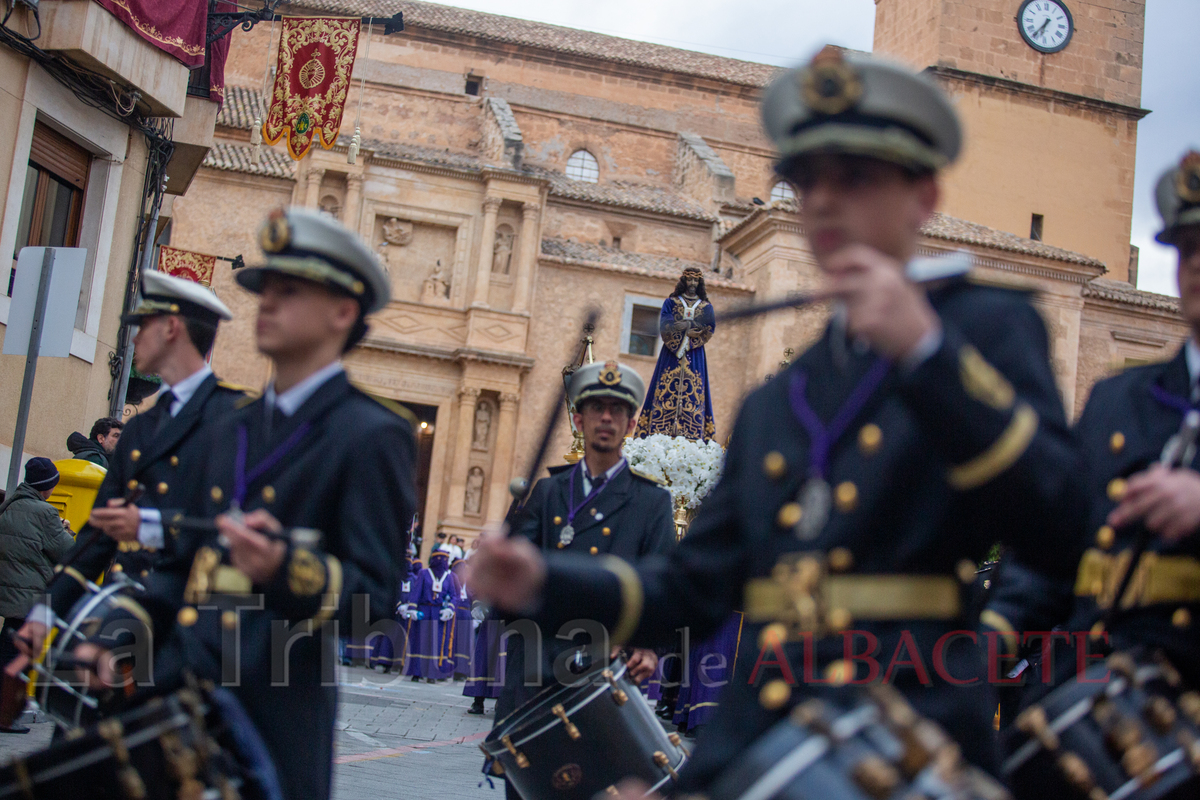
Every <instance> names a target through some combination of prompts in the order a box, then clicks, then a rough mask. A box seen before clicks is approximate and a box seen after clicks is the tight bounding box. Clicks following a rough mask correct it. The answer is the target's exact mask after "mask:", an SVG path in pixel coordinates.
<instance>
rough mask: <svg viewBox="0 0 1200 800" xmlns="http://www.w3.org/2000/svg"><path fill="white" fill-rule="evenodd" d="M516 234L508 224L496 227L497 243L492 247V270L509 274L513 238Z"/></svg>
mask: <svg viewBox="0 0 1200 800" xmlns="http://www.w3.org/2000/svg"><path fill="white" fill-rule="evenodd" d="M516 236H517V235H516V234H515V233H514V232H513V229H512V228H510V227H508V226H507V225H500V226H498V227H497V228H496V243H495V245H494V246H493V247H492V272H496V273H499V274H501V275H507V274H508V270H509V267H510V266H511V265H512V253H513V240H514V239H516Z"/></svg>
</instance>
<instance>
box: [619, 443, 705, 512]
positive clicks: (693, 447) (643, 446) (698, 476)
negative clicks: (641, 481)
mask: <svg viewBox="0 0 1200 800" xmlns="http://www.w3.org/2000/svg"><path fill="white" fill-rule="evenodd" d="M624 454H625V458H626V459H627V460H628V461H629V466H630V467H633V468H635V469H637V471H638V472H641V473H643V474H645V475H649V476H650V477H652V478H657V479H659V480H661V481H663V482H664V483H665V484H666V485H667V488H668V489H670V490H671V498H672V499H673V500H674V501H675V506H676V507H677V508H678V507H679V506H683V507H684V508H687V509H693V508H696V507H697V506H699V505H700V501H701V500H703V499H704V498H705V497H706V496H707V495H708V493H709V492H710V491H712V488H713V487H714V486H716V485H717V480H718V479H720V477H721V470H722V468H723V467H724V466H725V450H724V449H723V448H722V447H721V445H719V444H717V443H716V442H713V441H708V442H705V441H698V440H697V441H693V440H691V439H685V438H684V437H682V436H666V435H664V434H661V433H656V434H654V435H653V436H647V437H646V438H645V439H632V438H630V439H626V440H625V448H624Z"/></svg>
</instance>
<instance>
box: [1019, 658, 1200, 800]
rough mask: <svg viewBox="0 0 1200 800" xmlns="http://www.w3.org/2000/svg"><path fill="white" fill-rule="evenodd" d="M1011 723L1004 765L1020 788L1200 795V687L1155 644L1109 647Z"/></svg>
mask: <svg viewBox="0 0 1200 800" xmlns="http://www.w3.org/2000/svg"><path fill="white" fill-rule="evenodd" d="M1106 675H1107V676H1108V678H1107V679H1106V678H1105V676H1106ZM1013 728H1014V729H1015V730H1011V731H1009V732H1008V738H1009V739H1010V741H1011V746H1010V747H1009V752H1010V753H1012V755H1011V756H1010V757H1009V758H1008V760H1007V761H1005V763H1004V775H1005V777H1006V778H1007V779H1008V781H1009V783H1010V785H1011V786H1012V787H1013V791H1014V792H1016V793H1017V794H1018V796H1025V795H1026V793H1031V794H1029V795H1028V796H1030V797H1035V796H1036V797H1060V798H1076V797H1080V798H1088V800H1101V798H1106V799H1107V800H1168V798H1169V799H1170V800H1182V798H1196V797H1200V775H1198V771H1200V693H1198V692H1196V691H1189V690H1188V689H1187V688H1186V687H1184V686H1183V685H1182V682H1181V681H1180V677H1179V673H1178V672H1177V671H1176V670H1175V668H1174V667H1173V666H1172V665H1171V664H1170V663H1169V662H1168V661H1167V660H1166V658H1165V657H1163V656H1162V655H1161V654H1160V653H1157V652H1150V651H1140V650H1138V651H1129V652H1118V653H1114V654H1112V655H1111V656H1109V657H1108V658H1107V659H1106V660H1105V661H1104V662H1101V663H1097V664H1094V665H1092V666H1091V667H1090V668H1089V669H1088V670H1086V671H1085V672H1084V673H1083V675H1082V676H1076V677H1075V678H1072V679H1071V681H1069V682H1068V683H1065V684H1063V685H1062V686H1060V687H1059V688H1058V689H1055V690H1054V691H1053V692H1051V693H1050V694H1049V695H1047V696H1046V698H1045V699H1044V700H1043V701H1042V702H1041V703H1040V704H1039V705H1036V706H1031V707H1029V708H1027V709H1025V710H1024V711H1022V712H1021V713H1020V714H1019V715H1018V716H1017V719H1016V722H1015V723H1014V725H1013Z"/></svg>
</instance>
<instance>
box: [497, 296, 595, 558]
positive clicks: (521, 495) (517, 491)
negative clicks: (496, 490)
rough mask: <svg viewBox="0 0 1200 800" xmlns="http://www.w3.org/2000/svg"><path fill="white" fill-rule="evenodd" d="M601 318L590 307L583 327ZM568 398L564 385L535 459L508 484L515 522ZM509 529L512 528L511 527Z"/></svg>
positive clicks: (543, 430) (556, 399)
mask: <svg viewBox="0 0 1200 800" xmlns="http://www.w3.org/2000/svg"><path fill="white" fill-rule="evenodd" d="M599 319H600V310H599V309H597V308H590V309H588V312H587V318H586V319H585V320H584V323H583V329H584V330H586V329H588V328H589V326H590V327H591V328H592V329H594V328H595V327H596V321H597V320H599ZM566 399H567V387H566V386H565V385H564V386H563V387H562V388H561V389H560V390H559V391H558V396H557V397H556V398H555V399H554V405H552V406H551V407H550V408H551V411H550V418H549V419H548V420H546V427H545V428H543V429H542V438H541V441H539V442H538V448H537V450H536V451H535V452H534V456H533V461H532V462H530V464H529V469H528V471H527V472H526V475H525V477H524V478H516V479H515V480H513V482H512V483H510V484H509V485H508V490H509V492H511V493H512V495H513V497H514V498H515V499H516V500H517V501H518V506H519V509H518V511H517V512H516V513H514V514H513V515H512V516H513V521H514V522H515V521H516V519H517V517H518V516H519V515H520V513H521V511H520V510H521V509H523V508H524V505H525V504H524V500H525V499H528V494H529V490H530V488H531V487H532V486H533V479H534V478H536V477H537V474H538V471H539V470H541V468H542V459H544V458H545V457H546V450H548V449H549V447H550V440H551V439H552V438H554V429H555V428H556V427H557V426H558V418H559V416H561V415H562V410H563V408H565V407H566ZM509 530H511V527H510V529H509ZM507 533H508V532H507V531H506V535H507Z"/></svg>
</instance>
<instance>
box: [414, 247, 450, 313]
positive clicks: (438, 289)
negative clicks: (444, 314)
mask: <svg viewBox="0 0 1200 800" xmlns="http://www.w3.org/2000/svg"><path fill="white" fill-rule="evenodd" d="M421 302H423V303H434V304H438V305H448V304H449V302H450V276H449V275H447V274H446V271H445V270H444V269H442V260H441V259H440V258H439V259H438V261H437V264H435V265H434V267H433V272H431V273H429V277H428V278H426V279H425V286H424V287H423V288H422V290H421Z"/></svg>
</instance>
